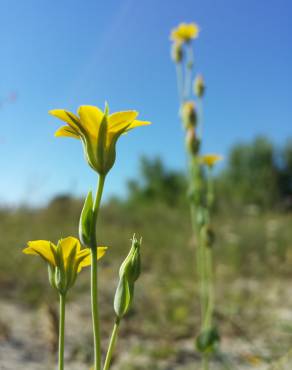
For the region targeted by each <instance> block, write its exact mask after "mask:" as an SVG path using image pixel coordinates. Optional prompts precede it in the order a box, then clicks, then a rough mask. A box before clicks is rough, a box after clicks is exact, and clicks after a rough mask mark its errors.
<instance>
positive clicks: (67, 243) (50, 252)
mask: <svg viewBox="0 0 292 370" xmlns="http://www.w3.org/2000/svg"><path fill="white" fill-rule="evenodd" d="M106 249H107V247H103V246H102V247H101V246H100V247H98V248H97V259H100V258H101V257H102V256H103V255H104V254H105V252H106ZM23 253H25V254H31V255H38V256H40V257H41V258H42V259H43V260H45V261H46V262H47V263H48V266H49V278H50V283H51V285H52V286H53V287H54V288H56V289H57V290H59V291H60V292H62V293H64V292H67V290H68V289H69V288H70V287H71V286H72V285H73V284H74V282H75V280H76V277H77V273H79V272H80V271H81V270H82V268H83V267H86V266H89V265H90V264H91V253H90V249H89V248H83V249H81V246H80V242H79V240H78V239H76V238H74V237H72V236H69V237H67V238H64V239H60V240H59V242H58V244H57V245H55V244H53V243H52V242H50V241H48V240H34V241H29V242H28V243H27V247H26V248H24V249H23Z"/></svg>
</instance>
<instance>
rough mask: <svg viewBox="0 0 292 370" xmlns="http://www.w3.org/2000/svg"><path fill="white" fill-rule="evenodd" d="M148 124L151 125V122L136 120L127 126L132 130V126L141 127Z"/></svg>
mask: <svg viewBox="0 0 292 370" xmlns="http://www.w3.org/2000/svg"><path fill="white" fill-rule="evenodd" d="M147 125H151V122H148V121H138V120H135V121H133V122H132V123H131V124H130V126H129V127H128V128H127V131H129V130H132V128H135V127H139V126H147Z"/></svg>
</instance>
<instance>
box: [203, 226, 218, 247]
mask: <svg viewBox="0 0 292 370" xmlns="http://www.w3.org/2000/svg"><path fill="white" fill-rule="evenodd" d="M201 238H202V244H203V245H205V246H206V247H212V246H213V244H214V242H215V233H214V230H213V229H212V227H211V226H210V225H204V226H203V227H202V229H201Z"/></svg>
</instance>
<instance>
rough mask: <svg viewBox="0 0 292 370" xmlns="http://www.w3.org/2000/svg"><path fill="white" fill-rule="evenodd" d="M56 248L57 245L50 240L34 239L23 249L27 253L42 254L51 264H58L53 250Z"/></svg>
mask: <svg viewBox="0 0 292 370" xmlns="http://www.w3.org/2000/svg"><path fill="white" fill-rule="evenodd" d="M51 246H52V248H54V249H56V246H55V245H54V244H53V243H51V242H50V241H48V240H34V241H30V242H28V243H27V248H24V249H23V253H25V254H33V255H39V256H41V257H42V258H43V259H44V260H45V261H47V262H49V263H50V264H51V265H53V266H56V262H55V257H54V255H53V252H52V250H51Z"/></svg>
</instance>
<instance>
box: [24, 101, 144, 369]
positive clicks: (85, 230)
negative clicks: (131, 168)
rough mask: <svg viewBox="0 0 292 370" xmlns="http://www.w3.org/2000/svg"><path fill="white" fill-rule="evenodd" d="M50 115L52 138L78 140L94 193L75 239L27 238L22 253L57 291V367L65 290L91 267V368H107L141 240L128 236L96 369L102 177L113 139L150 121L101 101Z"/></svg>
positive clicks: (129, 301) (131, 291) (137, 264)
mask: <svg viewBox="0 0 292 370" xmlns="http://www.w3.org/2000/svg"><path fill="white" fill-rule="evenodd" d="M50 114H52V115H53V116H55V117H57V118H59V119H60V120H62V121H63V122H65V124H66V125H64V126H62V127H60V128H59V129H58V130H57V131H56V133H55V136H65V137H72V138H75V139H80V140H81V142H82V144H83V149H84V155H85V159H86V161H87V162H88V164H89V165H90V167H91V168H92V169H93V170H94V171H95V172H97V174H98V185H97V189H96V193H95V196H93V194H92V191H89V192H88V195H87V197H86V199H85V202H84V206H83V209H82V212H81V216H80V221H79V239H80V241H79V240H78V239H77V238H74V237H71V236H70V237H67V238H64V239H60V240H59V242H58V243H57V245H55V244H53V243H52V242H50V241H47V240H35V241H30V242H28V243H27V246H26V248H25V249H24V250H23V252H24V253H25V254H31V255H38V256H40V257H41V258H42V259H43V260H44V261H45V262H46V263H47V265H48V271H49V281H50V284H51V286H52V287H53V288H54V289H56V290H57V292H58V294H59V298H60V321H59V324H60V325H59V370H63V369H64V336H65V308H66V297H67V293H68V291H69V289H71V288H72V286H73V285H74V283H75V281H76V279H77V276H78V274H79V272H80V271H81V270H82V269H83V268H84V267H86V266H89V265H90V266H91V278H90V282H91V311H92V326H93V339H94V367H93V370H101V369H103V370H108V369H109V368H110V364H111V359H112V355H113V350H114V348H115V343H116V340H117V335H118V330H119V326H120V322H121V320H122V319H123V317H124V316H125V315H126V313H127V312H128V311H129V309H130V307H131V305H132V303H133V298H134V287H135V282H136V280H137V279H138V277H139V275H140V269H141V261H140V247H141V240H138V239H137V238H136V237H135V235H134V236H133V238H132V244H131V248H130V252H129V254H128V256H127V257H126V259H125V260H124V262H123V263H122V265H121V268H120V271H119V282H118V286H117V289H116V293H115V297H114V304H113V308H114V311H115V314H116V319H115V323H114V327H113V332H112V335H111V338H110V341H109V347H108V350H107V353H106V357H105V362H104V366H103V367H102V354H101V338H100V320H99V301H98V296H99V295H98V264H97V261H98V260H99V259H100V258H101V257H102V256H103V255H104V254H105V252H106V249H107V247H105V246H97V239H98V238H97V233H96V226H97V220H98V215H99V210H100V203H101V198H102V193H103V189H104V184H105V179H106V175H107V174H108V172H109V171H110V169H111V168H112V167H113V165H114V163H115V160H116V143H117V140H118V138H119V137H120V136H121V135H122V134H125V133H127V132H128V131H129V130H131V129H133V128H135V127H138V126H144V125H149V124H150V122H146V121H139V120H137V119H136V118H137V116H138V112H136V111H133V110H130V111H123V112H116V113H112V114H110V113H109V108H108V105H107V104H106V107H105V110H104V111H102V110H101V109H99V108H98V107H94V106H81V107H80V108H79V109H78V113H77V115H75V114H74V113H71V112H69V111H66V110H64V109H55V110H52V111H50ZM80 242H81V243H80ZM81 245H82V247H81Z"/></svg>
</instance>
